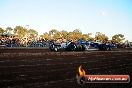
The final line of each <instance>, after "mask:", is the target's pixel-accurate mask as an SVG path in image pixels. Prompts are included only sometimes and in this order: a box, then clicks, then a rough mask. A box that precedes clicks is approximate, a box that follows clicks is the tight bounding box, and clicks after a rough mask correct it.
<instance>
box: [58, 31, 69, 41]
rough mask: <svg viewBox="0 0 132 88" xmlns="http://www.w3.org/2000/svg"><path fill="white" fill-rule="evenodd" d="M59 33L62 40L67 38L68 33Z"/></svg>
mask: <svg viewBox="0 0 132 88" xmlns="http://www.w3.org/2000/svg"><path fill="white" fill-rule="evenodd" d="M60 33H61V37H62V38H64V39H67V37H68V32H67V31H65V30H62V31H61V32H60Z"/></svg>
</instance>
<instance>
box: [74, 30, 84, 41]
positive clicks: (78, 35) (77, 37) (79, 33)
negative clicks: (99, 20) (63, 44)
mask: <svg viewBox="0 0 132 88" xmlns="http://www.w3.org/2000/svg"><path fill="white" fill-rule="evenodd" d="M81 37H82V32H81V30H80V29H75V30H74V31H73V39H74V40H78V39H79V38H81Z"/></svg>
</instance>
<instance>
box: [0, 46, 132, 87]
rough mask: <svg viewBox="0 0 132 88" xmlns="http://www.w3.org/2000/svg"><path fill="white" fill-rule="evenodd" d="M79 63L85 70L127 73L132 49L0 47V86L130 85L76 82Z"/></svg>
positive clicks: (92, 72) (131, 73) (129, 73)
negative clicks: (69, 50) (86, 49)
mask: <svg viewBox="0 0 132 88" xmlns="http://www.w3.org/2000/svg"><path fill="white" fill-rule="evenodd" d="M80 65H82V67H83V68H84V69H85V71H86V73H87V74H128V75H130V77H132V49H115V50H113V51H84V52H66V51H60V52H51V51H49V50H48V49H29V48H28V49H26V48H24V49H20V48H19V49H0V88H103V87H105V88H130V87H131V86H132V83H131V82H130V83H125V84H117V83H115V84H111V83H110V84H97V83H96V84H86V85H83V86H80V85H78V84H77V82H76V81H77V80H76V74H77V73H78V67H79V66H80Z"/></svg>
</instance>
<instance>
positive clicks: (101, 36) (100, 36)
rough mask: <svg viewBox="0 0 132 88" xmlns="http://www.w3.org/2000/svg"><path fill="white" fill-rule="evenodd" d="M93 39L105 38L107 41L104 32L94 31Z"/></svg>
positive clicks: (100, 39)
mask: <svg viewBox="0 0 132 88" xmlns="http://www.w3.org/2000/svg"><path fill="white" fill-rule="evenodd" d="M95 40H99V41H103V40H106V41H108V37H107V36H106V35H105V34H102V33H101V32H96V35H95Z"/></svg>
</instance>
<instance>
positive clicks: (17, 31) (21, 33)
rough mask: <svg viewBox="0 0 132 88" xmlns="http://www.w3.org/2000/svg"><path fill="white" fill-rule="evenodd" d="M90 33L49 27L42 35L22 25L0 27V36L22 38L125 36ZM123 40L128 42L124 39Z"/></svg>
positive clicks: (114, 39) (117, 40)
mask: <svg viewBox="0 0 132 88" xmlns="http://www.w3.org/2000/svg"><path fill="white" fill-rule="evenodd" d="M91 35H92V33H86V34H83V33H82V32H81V30H80V29H75V30H73V31H70V32H68V31H66V30H62V31H58V30H57V29H51V30H50V31H48V32H45V33H43V34H42V35H38V32H37V30H35V29H27V28H25V27H22V26H16V27H15V28H11V27H7V28H6V29H3V28H1V27H0V37H1V38H2V37H8V36H13V37H15V38H23V37H28V38H30V39H33V38H36V37H37V36H39V37H41V38H43V39H46V40H53V39H54V40H57V39H67V40H73V41H76V40H78V39H80V38H82V39H84V40H87V41H88V40H91V41H94V40H99V41H104V40H105V41H112V42H114V43H121V42H123V40H125V36H124V35H123V34H115V35H113V36H112V40H109V38H108V36H107V35H105V34H103V33H101V32H96V34H95V37H91ZM125 42H128V40H126V41H125Z"/></svg>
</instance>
